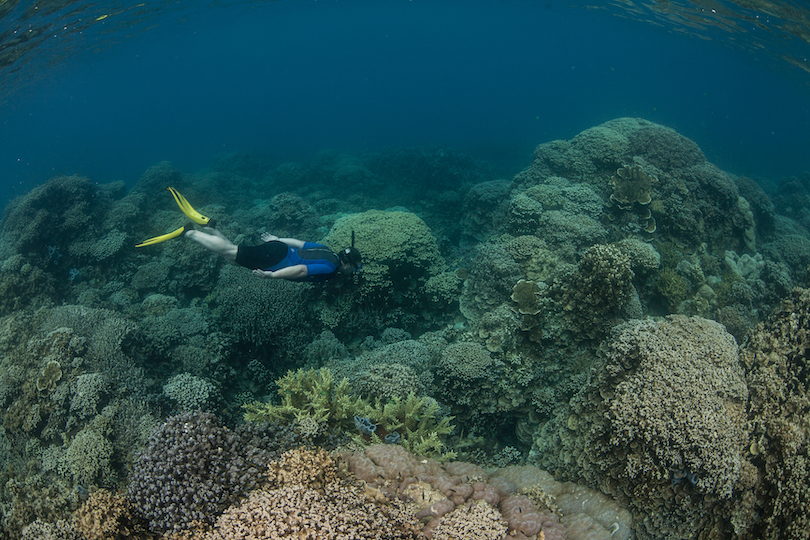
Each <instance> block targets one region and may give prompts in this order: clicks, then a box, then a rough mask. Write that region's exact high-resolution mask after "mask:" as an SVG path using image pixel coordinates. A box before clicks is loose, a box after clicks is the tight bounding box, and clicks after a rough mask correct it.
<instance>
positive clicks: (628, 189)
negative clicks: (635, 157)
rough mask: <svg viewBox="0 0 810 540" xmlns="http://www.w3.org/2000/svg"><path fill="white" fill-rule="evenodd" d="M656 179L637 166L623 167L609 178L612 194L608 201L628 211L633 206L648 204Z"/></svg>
mask: <svg viewBox="0 0 810 540" xmlns="http://www.w3.org/2000/svg"><path fill="white" fill-rule="evenodd" d="M657 181H658V179H657V178H655V177H654V176H652V175H650V174H647V173H646V172H644V170H643V169H642V168H641V167H640V166H639V165H631V166H625V167H622V168H620V169H617V170H616V174H614V175H613V176H612V177H611V178H610V185H611V187H613V193H612V194H611V196H610V200H611V201H613V202H614V203H616V204H617V205H619V206H620V207H621V208H622V209H624V210H629V209H631V208H632V207H633V205H635V204H641V205H646V204H650V201H652V197H651V196H650V191H651V190H652V185H653V184H654V183H655V182H657Z"/></svg>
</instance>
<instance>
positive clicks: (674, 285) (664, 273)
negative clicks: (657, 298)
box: [656, 267, 689, 309]
mask: <svg viewBox="0 0 810 540" xmlns="http://www.w3.org/2000/svg"><path fill="white" fill-rule="evenodd" d="M656 289H657V290H658V293H659V294H660V295H661V296H663V297H664V298H665V299H666V300H667V303H668V304H669V306H670V308H672V309H676V308H677V307H678V305H679V304H680V303H681V302H683V301H684V300H685V299H686V293H687V292H689V281H687V279H686V278H685V277H683V276H682V275H680V274H679V273H677V272H676V271H675V270H673V269H672V268H668V267H667V268H664V269H663V270H661V271H660V272H659V273H658V282H657V283H656Z"/></svg>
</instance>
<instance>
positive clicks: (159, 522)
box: [127, 412, 269, 532]
mask: <svg viewBox="0 0 810 540" xmlns="http://www.w3.org/2000/svg"><path fill="white" fill-rule="evenodd" d="M267 461H269V457H268V455H267V454H266V453H265V452H264V451H263V450H262V449H260V448H256V447H254V446H253V445H252V444H250V443H249V441H247V440H245V439H244V438H243V437H239V436H238V435H237V434H236V433H234V432H232V431H231V430H229V429H228V428H226V427H225V426H223V425H222V424H221V423H220V422H219V420H217V418H216V417H215V416H214V415H212V414H209V413H202V412H195V413H185V414H181V415H178V416H173V417H171V418H169V419H168V420H167V421H166V423H164V424H163V425H162V426H160V427H159V428H158V429H157V430H156V432H155V433H154V434H153V435H152V438H151V440H150V442H149V445H148V446H147V447H146V449H145V450H144V451H143V452H142V453H141V454H140V455H139V456H138V458H137V460H136V462H135V465H134V471H133V473H132V478H131V481H130V485H129V489H128V492H127V498H128V500H129V502H130V503H131V505H132V507H133V509H135V511H136V512H137V514H138V516H139V517H142V518H143V519H145V520H147V521H148V522H149V527H150V529H151V530H153V531H157V532H166V531H173V530H174V531H178V530H182V529H187V528H189V527H190V526H191V525H192V524H193V523H194V522H196V521H201V522H204V523H205V522H207V523H210V522H212V521H213V520H214V519H216V516H217V515H218V514H219V513H220V512H221V511H222V510H224V509H225V508H226V507H228V506H229V505H230V504H232V503H233V502H235V500H236V499H237V498H238V497H240V496H241V495H243V494H244V493H246V492H247V491H249V490H251V489H254V488H256V487H258V485H259V483H260V482H261V480H262V477H261V473H260V471H259V470H258V468H257V467H258V466H260V464H262V462H265V463H266V462H267Z"/></svg>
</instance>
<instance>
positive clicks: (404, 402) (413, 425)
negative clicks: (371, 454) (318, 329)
mask: <svg viewBox="0 0 810 540" xmlns="http://www.w3.org/2000/svg"><path fill="white" fill-rule="evenodd" d="M276 384H277V385H278V387H279V395H280V396H281V404H280V405H273V404H271V403H249V404H246V405H245V406H244V408H245V411H246V412H245V420H247V421H248V422H262V421H266V420H276V419H289V418H295V419H296V421H297V422H298V423H299V424H302V423H312V422H315V423H317V424H319V425H329V426H331V427H338V428H341V429H344V430H347V431H349V432H351V433H356V429H355V427H354V426H355V424H354V418H355V417H356V416H357V417H362V418H369V419H370V420H371V422H372V423H373V424H375V425H378V426H382V429H380V430H379V431H378V432H376V433H374V434H373V435H371V437H370V438H369V440H370V441H371V442H381V438H382V437H384V436H385V435H386V434H389V433H394V432H396V433H398V434H399V435H400V437H401V439H400V444H402V446H404V447H406V448H409V449H411V450H413V451H414V452H416V453H417V454H420V455H429V456H433V457H439V458H442V459H452V458H453V457H454V456H455V454H453V453H452V452H450V451H448V450H447V448H446V447H445V445H444V442H443V439H444V438H445V437H446V436H447V435H449V434H450V433H451V432H452V431H453V426H452V424H451V421H452V420H453V418H452V417H443V418H439V407H438V404H437V403H436V402H435V400H433V399H430V398H426V397H419V396H416V395H415V394H413V393H410V394H408V395H407V396H406V397H405V398H403V399H400V398H399V397H396V396H395V397H393V398H392V399H390V400H389V401H387V402H385V403H382V402H376V403H374V404H372V403H369V402H367V401H365V400H364V399H362V398H361V397H358V396H355V395H354V394H353V393H352V391H351V389H350V387H349V381H348V379H346V378H344V379H342V380H341V381H340V382H339V383H337V384H336V383H335V382H334V379H333V377H332V372H331V371H330V370H329V369H327V368H322V369H320V370H318V371H316V370H314V369H313V370H309V371H305V370H298V371H296V372H292V371H291V372H289V373H287V375H285V376H284V377H282V378H281V379H279V380H278V381H276ZM355 440H356V441H357V442H358V443H361V444H364V443H366V442H367V439H364V438H362V437H361V436H360V435H357V436H356V437H355Z"/></svg>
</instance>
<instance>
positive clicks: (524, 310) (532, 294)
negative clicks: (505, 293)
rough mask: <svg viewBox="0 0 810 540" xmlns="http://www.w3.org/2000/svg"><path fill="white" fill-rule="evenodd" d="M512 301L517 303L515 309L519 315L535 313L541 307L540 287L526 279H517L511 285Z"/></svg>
mask: <svg viewBox="0 0 810 540" xmlns="http://www.w3.org/2000/svg"><path fill="white" fill-rule="evenodd" d="M511 298H512V301H513V302H514V303H515V304H517V306H516V307H515V309H517V312H518V313H520V314H521V315H537V314H538V313H540V310H541V309H542V304H541V303H540V287H538V285H537V283H535V282H534V281H531V280H527V279H521V280H519V281H518V282H517V283H516V284H515V286H514V287H512V297H511Z"/></svg>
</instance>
